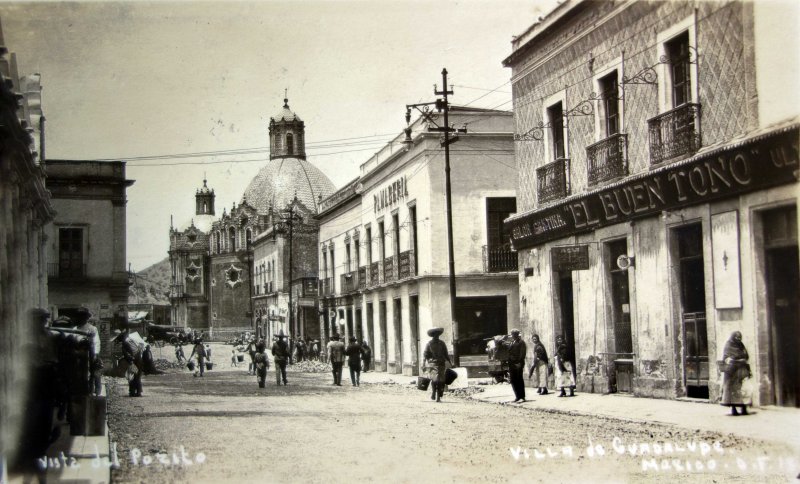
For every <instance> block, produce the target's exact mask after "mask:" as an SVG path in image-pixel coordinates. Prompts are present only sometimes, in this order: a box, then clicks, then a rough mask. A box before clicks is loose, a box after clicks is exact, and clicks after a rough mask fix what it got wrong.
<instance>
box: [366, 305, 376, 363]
mask: <svg viewBox="0 0 800 484" xmlns="http://www.w3.org/2000/svg"><path fill="white" fill-rule="evenodd" d="M373 311H374V308H373V304H372V303H367V343H368V344H369V345H370V346H372V345H374V344H375V327H374V325H375V313H374V312H373ZM373 352H374V350H373Z"/></svg>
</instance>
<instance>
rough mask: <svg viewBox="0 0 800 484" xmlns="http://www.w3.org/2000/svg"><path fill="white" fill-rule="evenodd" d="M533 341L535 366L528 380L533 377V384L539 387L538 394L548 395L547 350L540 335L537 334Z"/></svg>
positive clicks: (532, 366) (530, 371) (529, 373)
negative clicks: (540, 339)
mask: <svg viewBox="0 0 800 484" xmlns="http://www.w3.org/2000/svg"><path fill="white" fill-rule="evenodd" d="M531 339H532V340H533V364H532V365H531V369H530V370H528V379H529V380H530V379H531V377H533V384H534V386H536V387H537V390H536V393H538V394H539V395H547V364H548V363H549V361H548V358H547V350H546V349H545V347H544V345H543V344H542V342H541V341H539V335H538V334H535V335H533V337H532V338H531Z"/></svg>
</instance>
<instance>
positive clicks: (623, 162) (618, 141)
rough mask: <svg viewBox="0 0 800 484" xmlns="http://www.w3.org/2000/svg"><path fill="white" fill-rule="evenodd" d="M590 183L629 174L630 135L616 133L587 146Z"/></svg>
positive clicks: (593, 183)
mask: <svg viewBox="0 0 800 484" xmlns="http://www.w3.org/2000/svg"><path fill="white" fill-rule="evenodd" d="M586 161H587V164H588V175H589V185H595V184H597V183H601V182H604V181H607V180H613V179H614V178H619V177H623V176H625V175H627V174H628V135H626V134H621V133H618V134H614V135H611V136H609V137H608V138H606V139H604V140H601V141H598V142H597V143H595V144H593V145H590V146H588V147H587V148H586Z"/></svg>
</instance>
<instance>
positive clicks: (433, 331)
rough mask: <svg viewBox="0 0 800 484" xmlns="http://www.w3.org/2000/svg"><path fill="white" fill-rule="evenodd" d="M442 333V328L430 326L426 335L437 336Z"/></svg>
mask: <svg viewBox="0 0 800 484" xmlns="http://www.w3.org/2000/svg"><path fill="white" fill-rule="evenodd" d="M442 333H444V328H431V329H429V330H428V336H439V335H440V334H442Z"/></svg>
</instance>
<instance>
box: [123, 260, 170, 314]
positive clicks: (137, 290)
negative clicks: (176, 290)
mask: <svg viewBox="0 0 800 484" xmlns="http://www.w3.org/2000/svg"><path fill="white" fill-rule="evenodd" d="M133 281H134V282H133V285H132V286H131V287H130V289H129V292H128V303H129V304H169V285H170V264H169V257H167V258H165V259H164V260H162V261H160V262H156V263H155V264H153V265H151V266H150V267H148V268H146V269H144V270H141V271H138V272H136V273H135V275H134V277H133Z"/></svg>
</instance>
